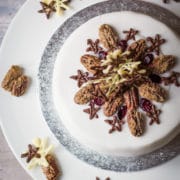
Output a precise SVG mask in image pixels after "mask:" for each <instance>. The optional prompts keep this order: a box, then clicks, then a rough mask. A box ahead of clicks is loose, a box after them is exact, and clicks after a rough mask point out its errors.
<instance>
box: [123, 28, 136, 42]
mask: <svg viewBox="0 0 180 180" xmlns="http://www.w3.org/2000/svg"><path fill="white" fill-rule="evenodd" d="M123 33H124V34H127V35H126V37H125V40H126V41H129V40H131V39H133V40H134V41H135V40H136V37H135V36H136V34H138V33H139V31H138V30H135V29H133V28H130V30H129V31H123Z"/></svg>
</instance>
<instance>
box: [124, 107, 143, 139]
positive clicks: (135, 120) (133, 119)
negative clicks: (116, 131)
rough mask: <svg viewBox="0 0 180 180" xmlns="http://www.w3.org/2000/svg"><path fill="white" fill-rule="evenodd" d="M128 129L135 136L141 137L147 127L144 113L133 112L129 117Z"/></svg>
mask: <svg viewBox="0 0 180 180" xmlns="http://www.w3.org/2000/svg"><path fill="white" fill-rule="evenodd" d="M127 121H128V127H129V129H130V131H131V134H132V135H133V136H141V135H142V134H143V133H144V130H145V125H144V118H143V116H142V113H140V112H138V111H136V110H132V111H130V112H129V113H128V116H127Z"/></svg>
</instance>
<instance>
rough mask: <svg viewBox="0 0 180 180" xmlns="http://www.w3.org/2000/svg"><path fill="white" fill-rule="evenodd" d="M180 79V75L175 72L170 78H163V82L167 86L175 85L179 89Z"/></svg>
mask: <svg viewBox="0 0 180 180" xmlns="http://www.w3.org/2000/svg"><path fill="white" fill-rule="evenodd" d="M179 77H180V73H179V72H175V71H173V72H171V74H170V76H168V77H162V78H161V81H162V82H163V83H164V85H165V86H167V85H170V84H174V85H175V86H177V87H179V86H180V82H179V81H178V79H179Z"/></svg>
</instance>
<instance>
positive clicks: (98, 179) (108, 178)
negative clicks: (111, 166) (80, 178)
mask: <svg viewBox="0 0 180 180" xmlns="http://www.w3.org/2000/svg"><path fill="white" fill-rule="evenodd" d="M96 180H100V178H99V177H96ZM105 180H111V179H110V177H107V178H106V179H105Z"/></svg>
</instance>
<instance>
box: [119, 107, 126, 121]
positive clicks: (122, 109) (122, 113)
mask: <svg viewBox="0 0 180 180" xmlns="http://www.w3.org/2000/svg"><path fill="white" fill-rule="evenodd" d="M126 113H127V106H121V107H120V108H119V110H118V113H117V115H118V118H119V120H121V119H123V118H124V117H125V116H126Z"/></svg>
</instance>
